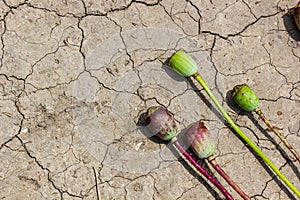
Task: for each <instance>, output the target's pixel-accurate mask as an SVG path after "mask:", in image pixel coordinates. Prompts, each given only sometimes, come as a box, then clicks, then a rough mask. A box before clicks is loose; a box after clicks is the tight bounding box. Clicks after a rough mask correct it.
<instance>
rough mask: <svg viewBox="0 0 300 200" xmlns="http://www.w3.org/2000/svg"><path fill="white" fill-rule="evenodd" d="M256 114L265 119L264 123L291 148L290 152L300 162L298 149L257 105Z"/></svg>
mask: <svg viewBox="0 0 300 200" xmlns="http://www.w3.org/2000/svg"><path fill="white" fill-rule="evenodd" d="M254 111H255V112H256V114H258V115H259V117H260V118H261V119H262V120H263V121H264V123H265V124H266V125H267V126H268V127H269V129H270V130H271V131H272V132H273V133H275V135H276V136H277V137H278V138H279V139H280V140H281V141H282V142H283V144H284V145H285V146H286V147H287V148H288V149H289V150H290V152H291V153H292V154H293V155H294V156H295V158H296V159H297V160H298V162H300V156H299V154H298V153H297V152H296V150H295V149H294V148H293V146H292V145H290V144H289V143H288V141H287V140H286V139H285V138H284V137H283V135H281V133H279V132H278V131H277V130H276V129H275V128H274V126H273V125H272V124H271V123H270V122H269V121H268V120H267V118H266V116H265V115H264V114H263V113H262V111H261V109H260V108H259V107H257V108H256V109H255V110H254Z"/></svg>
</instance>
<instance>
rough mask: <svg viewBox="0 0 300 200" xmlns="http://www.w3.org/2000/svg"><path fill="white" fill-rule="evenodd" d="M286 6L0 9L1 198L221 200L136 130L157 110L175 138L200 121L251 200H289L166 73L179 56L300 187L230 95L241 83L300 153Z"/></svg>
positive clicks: (200, 3)
mask: <svg viewBox="0 0 300 200" xmlns="http://www.w3.org/2000/svg"><path fill="white" fill-rule="evenodd" d="M296 3H297V2H296V1H287V0H278V1H271V0H265V1H261V0H257V1H250V0H226V1H215V0H105V1H104V0H101V1H96V0H57V1H56V0H50V1H49V0H48V1H46V0H39V1H38V0H1V1H0V38H1V40H0V126H1V128H0V135H1V137H0V144H1V148H0V158H1V162H0V163H1V164H0V191H1V192H0V199H12V200H15V199H18V200H19V199H20V200H21V199H22V200H23V199H30V200H32V199H38V200H39V199H74V200H75V199H102V200H103V199H116V200H122V199H128V200H131V199H145V200H147V199H155V200H160V199H168V200H169V199H170V200H175V199H178V200H179V199H180V200H184V199H224V197H223V196H222V194H221V193H220V192H219V191H218V190H217V189H216V188H215V187H214V186H213V185H211V184H210V183H209V182H208V181H207V180H206V179H205V178H203V177H202V176H199V175H197V174H196V173H194V172H193V170H192V169H191V168H190V167H189V166H188V165H186V164H185V162H184V161H183V160H182V159H181V158H180V157H179V156H178V155H177V153H176V152H175V151H174V149H173V148H172V147H171V145H170V144H168V143H164V142H161V141H159V140H156V139H153V138H149V137H150V136H151V135H149V133H148V132H147V130H146V129H145V128H144V127H142V126H139V125H137V123H138V121H139V117H140V116H141V115H142V114H143V113H144V112H145V111H146V110H147V108H148V107H150V106H154V105H163V106H165V107H167V108H168V109H169V110H170V111H171V112H172V113H173V114H174V117H175V118H176V120H177V122H179V127H180V130H183V129H184V128H186V127H187V126H188V125H189V124H190V123H192V122H195V121H197V120H200V119H201V120H205V121H206V124H207V126H208V127H209V128H210V130H211V132H212V134H213V135H214V137H215V139H216V141H217V152H216V156H217V160H218V163H219V164H220V165H221V166H222V167H223V169H224V171H226V172H227V173H228V174H229V175H230V176H231V178H232V179H233V180H234V181H235V182H236V183H238V185H239V186H240V187H241V188H242V189H243V190H244V191H245V192H246V193H247V194H248V195H249V196H250V197H251V199H257V200H263V199H274V200H278V199H280V200H287V199H296V198H297V197H296V196H295V195H294V194H293V193H292V192H291V191H289V189H287V188H286V187H285V186H284V185H283V184H282V182H281V181H280V180H279V179H278V178H276V176H275V175H274V174H273V173H272V171H271V170H269V169H268V167H266V166H265V165H264V164H263V162H262V161H261V160H260V159H259V158H258V157H256V156H255V154H254V153H252V152H251V151H249V149H248V148H247V146H246V145H245V144H244V143H243V142H242V141H241V140H240V139H239V138H238V137H237V136H236V135H235V133H234V132H233V131H232V130H230V129H229V128H228V127H227V126H226V123H224V120H222V118H220V115H219V113H218V112H217V111H216V109H215V108H214V106H213V105H212V104H211V101H210V100H209V99H208V97H207V95H206V94H205V92H204V91H203V90H202V88H201V87H200V86H199V85H197V84H195V85H193V83H191V82H189V81H187V80H186V79H185V78H182V77H180V76H179V75H177V74H176V73H175V72H173V71H172V70H171V69H169V68H168V67H167V66H166V65H164V63H165V62H166V60H167V59H168V58H169V57H170V56H171V55H172V53H174V52H175V50H177V49H184V50H185V51H187V52H188V53H189V54H190V55H191V56H192V57H193V58H194V59H195V60H196V62H197V63H198V68H199V72H200V73H201V75H202V76H203V78H204V79H205V80H206V81H207V84H208V85H209V87H210V88H211V89H212V90H213V92H214V93H215V94H216V96H217V98H218V100H220V101H221V102H222V104H223V105H224V106H225V108H226V110H227V111H228V113H229V115H230V116H231V117H233V119H234V120H235V121H236V123H237V124H238V125H239V126H240V127H241V129H242V130H243V131H244V132H245V133H246V134H247V135H248V136H249V137H250V138H251V139H252V140H253V141H254V142H255V144H257V145H258V146H259V147H260V148H261V149H262V150H263V152H264V153H265V154H266V155H267V156H268V157H269V158H270V159H271V160H272V161H273V162H274V164H275V165H276V166H277V167H278V168H279V169H280V170H281V171H282V173H283V174H284V175H285V176H286V177H287V178H288V179H289V180H290V181H291V182H292V183H293V184H294V185H295V186H296V187H297V188H298V189H300V175H299V169H300V168H299V163H297V162H296V161H295V159H294V158H293V157H292V156H291V155H290V153H289V152H288V150H287V149H286V148H285V146H284V145H283V144H282V143H280V142H279V140H278V139H277V138H275V137H274V136H273V134H272V133H271V132H268V131H267V130H266V126H265V125H264V124H263V122H262V120H261V119H259V118H258V117H257V116H256V115H252V114H249V113H246V112H245V111H242V110H241V109H239V108H236V106H235V105H234V104H233V103H232V102H231V100H230V98H228V97H229V96H230V92H228V91H230V90H231V89H232V88H233V86H234V85H237V84H241V83H247V84H248V85H249V86H251V87H252V88H253V90H254V91H255V92H256V93H257V95H258V96H259V98H260V108H261V109H262V110H263V111H264V113H265V115H266V116H267V117H268V118H269V119H270V121H271V122H272V123H274V124H275V125H276V126H278V127H280V128H282V130H281V132H282V133H283V135H284V136H285V137H286V138H287V140H288V141H290V143H291V144H292V145H293V146H294V147H295V148H296V150H297V151H298V152H300V78H299V77H300V70H299V68H300V31H299V30H297V28H296V25H295V23H294V21H293V18H292V16H290V15H288V14H287V12H288V8H291V7H292V6H294V5H295V4H296ZM278 144H279V145H278ZM198 161H199V163H201V164H202V165H203V166H204V167H205V168H206V169H207V170H209V171H210V172H211V173H212V174H213V175H214V176H215V177H216V178H217V179H218V180H220V182H221V183H222V184H223V185H225V188H226V189H227V190H228V191H229V192H231V193H232V194H233V196H234V197H235V198H236V199H239V198H240V197H239V196H238V194H236V193H235V192H234V191H233V190H232V189H231V188H230V186H229V185H228V184H226V182H225V181H224V180H223V179H221V177H220V176H218V174H217V173H216V172H215V171H214V170H213V169H212V168H210V167H209V166H207V165H206V164H205V163H204V162H202V161H201V160H198Z"/></svg>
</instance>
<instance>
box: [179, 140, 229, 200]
mask: <svg viewBox="0 0 300 200" xmlns="http://www.w3.org/2000/svg"><path fill="white" fill-rule="evenodd" d="M174 143H175V145H176V147H177V148H178V149H179V151H180V152H181V153H182V154H183V155H184V157H185V158H186V159H187V160H188V161H189V162H190V163H191V164H192V165H193V166H194V167H195V168H196V169H197V170H198V171H199V172H200V173H201V174H202V175H203V176H205V177H206V178H207V179H208V180H210V181H211V182H212V183H213V184H214V185H215V186H216V187H217V188H218V189H219V190H220V191H221V192H222V193H223V194H224V196H225V197H226V199H228V200H233V197H232V196H231V195H230V194H229V193H228V192H227V190H226V189H225V188H224V187H223V186H222V185H221V183H219V182H218V181H217V180H216V179H215V178H214V177H213V176H211V175H210V174H209V173H208V172H207V171H205V169H203V168H202V167H201V166H200V165H199V164H198V163H197V162H196V161H195V160H194V159H193V158H192V156H191V155H190V154H188V153H187V152H186V150H185V149H184V148H183V146H181V144H180V143H179V142H178V141H177V140H176V141H175V142H174Z"/></svg>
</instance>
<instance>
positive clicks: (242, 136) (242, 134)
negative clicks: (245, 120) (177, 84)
mask: <svg viewBox="0 0 300 200" xmlns="http://www.w3.org/2000/svg"><path fill="white" fill-rule="evenodd" d="M193 77H194V78H195V79H196V80H197V81H198V82H199V83H200V85H201V86H202V87H203V88H204V90H205V91H206V93H207V94H208V96H209V97H210V98H211V99H212V101H213V102H214V103H215V105H216V106H217V108H218V109H219V111H220V112H221V113H222V115H223V117H224V118H225V120H226V121H227V122H228V124H229V125H230V126H231V127H232V128H233V129H234V130H235V132H236V133H237V134H238V135H239V136H240V137H241V138H242V139H243V140H244V141H245V142H246V143H247V144H248V145H249V146H250V147H251V148H252V149H253V150H254V151H255V152H256V153H257V154H258V155H259V156H260V157H261V158H262V159H263V160H264V161H265V162H266V163H267V164H268V165H269V167H270V168H271V169H272V170H273V171H274V172H275V173H276V174H277V175H278V176H279V178H280V179H281V180H282V181H283V182H284V183H285V184H286V185H287V186H288V187H289V188H290V189H291V190H292V191H293V192H294V193H295V194H296V195H297V196H298V197H300V192H299V191H298V190H297V188H296V187H295V186H294V185H293V184H292V183H291V182H290V181H289V180H288V179H287V178H286V177H285V176H284V175H283V174H282V173H281V172H280V171H279V169H278V168H277V167H276V166H275V165H274V164H273V163H272V162H271V160H270V159H269V158H268V157H267V156H266V155H265V154H264V153H263V152H262V151H261V150H260V149H259V148H258V147H257V146H256V145H255V144H254V143H253V142H252V141H251V140H250V139H249V138H248V137H247V136H246V135H245V134H244V133H243V132H242V131H241V129H240V128H239V127H238V126H237V125H236V124H235V123H234V122H233V121H232V119H231V118H230V117H229V115H228V114H227V113H226V111H225V109H224V108H223V107H222V106H221V104H220V103H219V102H218V100H217V99H216V97H215V96H214V95H213V93H212V92H211V91H210V89H209V88H208V86H207V85H206V83H205V81H204V80H203V79H202V77H201V76H200V75H199V74H198V72H196V73H195V74H194V75H193Z"/></svg>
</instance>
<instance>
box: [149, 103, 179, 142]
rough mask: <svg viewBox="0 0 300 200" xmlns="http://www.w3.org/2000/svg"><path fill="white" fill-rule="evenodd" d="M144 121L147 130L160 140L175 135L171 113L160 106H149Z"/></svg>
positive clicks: (175, 128)
mask: <svg viewBox="0 0 300 200" xmlns="http://www.w3.org/2000/svg"><path fill="white" fill-rule="evenodd" d="M145 122H146V125H147V127H148V128H149V130H150V131H151V132H152V133H153V134H155V135H156V136H157V137H159V138H160V139H162V140H171V139H172V138H173V137H175V136H176V135H177V125H176V122H175V120H174V118H173V115H172V114H171V113H170V112H169V111H168V110H167V109H166V108H164V107H162V106H155V107H150V108H149V109H148V110H147V115H146V117H145Z"/></svg>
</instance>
